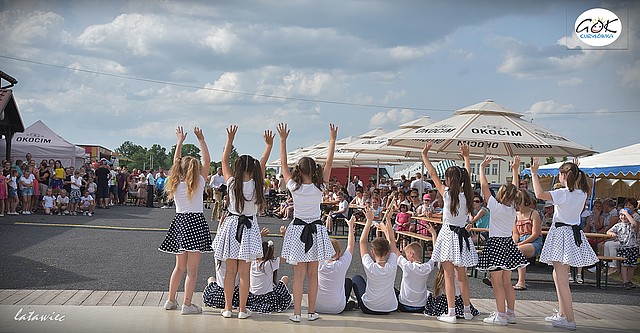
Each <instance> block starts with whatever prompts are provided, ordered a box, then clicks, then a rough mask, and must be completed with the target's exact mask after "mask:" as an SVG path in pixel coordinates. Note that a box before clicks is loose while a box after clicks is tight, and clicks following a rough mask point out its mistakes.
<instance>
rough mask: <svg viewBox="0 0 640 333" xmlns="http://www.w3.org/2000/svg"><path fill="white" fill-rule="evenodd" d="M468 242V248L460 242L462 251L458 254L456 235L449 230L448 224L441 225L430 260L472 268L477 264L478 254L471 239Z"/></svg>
mask: <svg viewBox="0 0 640 333" xmlns="http://www.w3.org/2000/svg"><path fill="white" fill-rule="evenodd" d="M468 240H469V248H470V249H467V244H466V242H464V241H463V242H462V246H463V250H462V253H460V244H459V241H458V234H456V233H455V232H453V231H451V229H449V225H448V224H444V225H442V228H441V229H440V233H439V234H438V238H437V239H436V244H435V245H434V246H433V254H432V255H431V259H433V260H434V261H435V262H443V261H451V262H452V263H453V264H454V265H455V266H459V267H473V266H475V265H477V264H478V254H477V253H476V248H475V246H474V245H473V241H472V240H471V237H469V238H468Z"/></svg>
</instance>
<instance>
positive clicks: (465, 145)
mask: <svg viewBox="0 0 640 333" xmlns="http://www.w3.org/2000/svg"><path fill="white" fill-rule="evenodd" d="M460 154H462V156H464V157H469V144H468V143H463V144H462V145H461V146H460Z"/></svg>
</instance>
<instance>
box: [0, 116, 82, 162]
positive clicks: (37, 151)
mask: <svg viewBox="0 0 640 333" xmlns="http://www.w3.org/2000/svg"><path fill="white" fill-rule="evenodd" d="M27 153H31V156H32V157H33V159H34V160H35V161H36V163H38V164H39V163H40V161H41V160H49V159H55V160H60V161H61V162H62V165H63V166H65V167H67V166H74V167H80V166H82V165H83V164H84V156H85V152H84V149H82V148H81V147H78V146H76V145H74V144H72V143H70V142H69V141H67V140H65V139H64V138H62V137H61V136H59V135H58V134H56V132H54V131H53V130H51V128H49V127H48V126H47V125H45V123H43V122H42V121H41V120H38V121H36V122H35V123H33V124H31V126H29V127H27V128H25V129H24V133H16V134H15V135H14V137H13V141H12V143H11V156H12V157H13V160H14V161H15V160H17V159H22V160H24V159H25V155H26V154H27ZM5 155H6V154H5V142H4V140H0V159H6V158H7V157H6V156H5Z"/></svg>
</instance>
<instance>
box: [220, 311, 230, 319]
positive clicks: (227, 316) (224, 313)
mask: <svg viewBox="0 0 640 333" xmlns="http://www.w3.org/2000/svg"><path fill="white" fill-rule="evenodd" d="M220 314H221V315H222V317H223V318H231V316H232V315H233V312H231V311H229V310H222V312H220Z"/></svg>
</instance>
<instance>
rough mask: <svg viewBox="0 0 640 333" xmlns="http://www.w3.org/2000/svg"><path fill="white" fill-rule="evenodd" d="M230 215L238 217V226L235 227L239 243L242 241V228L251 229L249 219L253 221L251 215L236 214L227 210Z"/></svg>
mask: <svg viewBox="0 0 640 333" xmlns="http://www.w3.org/2000/svg"><path fill="white" fill-rule="evenodd" d="M229 215H230V216H237V217H238V228H237V229H236V241H238V243H240V241H242V233H243V232H244V228H243V227H245V228H247V229H251V221H253V216H246V215H238V214H234V213H232V212H229Z"/></svg>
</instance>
